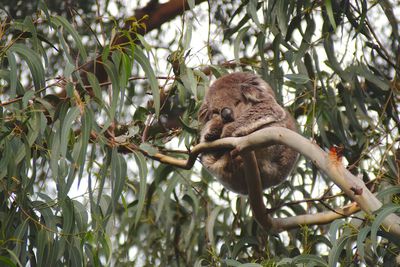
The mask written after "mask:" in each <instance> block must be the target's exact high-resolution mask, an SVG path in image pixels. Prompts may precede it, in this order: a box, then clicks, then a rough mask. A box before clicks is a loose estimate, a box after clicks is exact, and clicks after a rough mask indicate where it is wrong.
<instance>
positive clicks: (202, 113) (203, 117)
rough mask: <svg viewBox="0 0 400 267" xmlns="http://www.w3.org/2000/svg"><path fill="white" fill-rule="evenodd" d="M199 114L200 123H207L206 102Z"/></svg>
mask: <svg viewBox="0 0 400 267" xmlns="http://www.w3.org/2000/svg"><path fill="white" fill-rule="evenodd" d="M198 114H199V115H198V118H199V121H200V122H202V123H205V122H206V121H207V117H208V103H207V101H206V100H204V102H203V104H201V106H200V109H199V113H198Z"/></svg>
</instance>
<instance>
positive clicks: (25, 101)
mask: <svg viewBox="0 0 400 267" xmlns="http://www.w3.org/2000/svg"><path fill="white" fill-rule="evenodd" d="M34 96H35V91H33V90H29V91H26V93H25V94H24V96H23V97H22V108H24V109H25V108H26V107H27V106H28V101H29V100H31V99H32V98H33V97H34Z"/></svg>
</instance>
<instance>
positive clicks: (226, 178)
mask: <svg viewBox="0 0 400 267" xmlns="http://www.w3.org/2000/svg"><path fill="white" fill-rule="evenodd" d="M199 121H200V123H201V124H202V129H201V132H200V141H201V142H211V141H214V140H217V139H220V138H224V137H229V136H244V135H248V134H250V133H252V132H254V131H256V130H258V129H260V128H263V127H268V126H281V127H287V128H289V129H293V130H296V127H295V122H294V120H293V118H292V117H291V116H290V114H288V113H287V112H286V111H285V110H284V109H283V108H282V107H281V106H280V105H279V104H278V103H277V102H276V100H275V95H274V92H273V91H272V89H271V87H270V86H269V85H268V84H267V83H266V82H264V81H263V80H262V79H261V78H260V77H258V76H256V75H254V74H250V73H242V72H238V73H232V74H229V75H226V76H223V77H221V78H219V79H218V80H216V81H215V82H214V83H213V84H212V85H211V87H210V88H209V90H208V92H207V94H206V97H205V99H204V101H203V105H202V106H201V107H200V110H199ZM255 153H256V157H257V163H258V167H259V169H260V174H261V175H262V177H261V179H262V186H263V189H264V188H266V187H269V186H271V185H276V184H278V183H280V182H281V181H282V180H284V179H285V178H286V176H287V175H288V173H289V172H290V170H291V168H292V166H293V164H294V162H295V160H296V157H297V153H295V152H294V151H293V150H291V149H289V148H287V147H284V146H280V145H274V146H270V147H266V148H260V149H257V150H256V151H255ZM201 162H202V164H203V165H204V166H205V167H206V169H207V170H209V171H210V172H211V173H212V174H213V175H215V176H216V177H217V179H218V180H219V181H220V182H221V183H222V184H223V185H224V186H225V187H226V188H228V189H230V190H231V191H234V192H237V193H242V194H247V185H246V181H245V178H244V168H243V161H242V159H241V157H240V156H237V157H235V158H232V157H231V155H230V151H229V150H226V149H225V150H224V149H220V150H218V151H213V152H209V153H204V154H202V155H201Z"/></svg>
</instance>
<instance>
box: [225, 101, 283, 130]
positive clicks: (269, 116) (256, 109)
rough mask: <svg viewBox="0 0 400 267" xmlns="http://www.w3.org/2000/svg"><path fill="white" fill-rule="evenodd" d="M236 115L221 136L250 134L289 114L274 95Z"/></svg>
mask: <svg viewBox="0 0 400 267" xmlns="http://www.w3.org/2000/svg"><path fill="white" fill-rule="evenodd" d="M235 115H236V116H235V120H234V121H233V122H231V123H229V124H227V125H226V126H225V127H224V129H223V131H222V134H221V137H228V136H244V135H248V134H250V133H252V132H254V131H255V130H258V129H260V128H262V127H264V126H265V125H268V124H271V123H277V122H281V121H284V120H285V119H286V116H287V114H286V112H285V110H284V109H283V108H282V107H281V106H280V105H279V104H278V103H277V102H276V101H275V99H273V98H272V97H271V98H266V99H263V100H262V101H260V102H258V103H255V104H254V105H253V106H252V107H251V108H250V109H248V110H247V111H246V112H245V113H243V114H235Z"/></svg>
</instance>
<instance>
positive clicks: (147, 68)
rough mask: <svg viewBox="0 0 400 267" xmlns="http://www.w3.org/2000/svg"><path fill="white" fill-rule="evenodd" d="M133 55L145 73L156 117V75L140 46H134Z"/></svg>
mask: <svg viewBox="0 0 400 267" xmlns="http://www.w3.org/2000/svg"><path fill="white" fill-rule="evenodd" d="M133 57H134V59H135V60H136V61H137V62H138V63H139V65H140V66H141V67H142V69H143V71H144V72H145V74H146V75H147V79H148V80H149V84H150V88H151V92H152V94H153V102H154V109H155V113H156V117H158V116H159V115H160V90H159V89H158V81H157V77H156V75H155V74H154V71H153V69H152V67H151V65H150V61H149V59H148V58H147V57H146V56H145V54H144V53H143V51H142V49H141V48H140V47H138V46H136V47H135V50H134V51H133Z"/></svg>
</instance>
